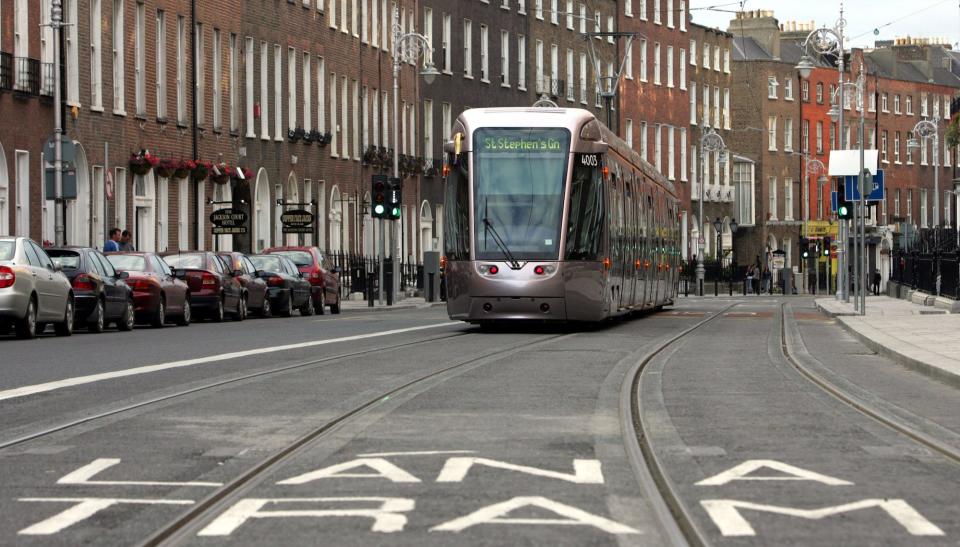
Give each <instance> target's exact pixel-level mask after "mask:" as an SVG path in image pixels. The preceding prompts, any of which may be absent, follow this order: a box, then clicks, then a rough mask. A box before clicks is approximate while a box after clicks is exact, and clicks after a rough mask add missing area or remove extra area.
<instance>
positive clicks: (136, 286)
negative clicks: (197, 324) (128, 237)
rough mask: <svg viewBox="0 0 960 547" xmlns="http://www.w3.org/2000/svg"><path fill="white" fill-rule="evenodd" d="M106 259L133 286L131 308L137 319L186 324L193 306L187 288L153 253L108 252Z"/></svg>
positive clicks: (160, 323) (149, 321) (158, 323)
mask: <svg viewBox="0 0 960 547" xmlns="http://www.w3.org/2000/svg"><path fill="white" fill-rule="evenodd" d="M107 260H109V261H110V263H111V264H113V267H114V268H116V269H117V271H120V272H123V273H126V274H127V275H128V277H127V285H129V286H130V288H131V289H133V309H134V312H135V318H136V321H137V323H148V324H150V325H152V326H154V327H157V328H159V327H163V326H164V325H165V324H166V323H167V321H169V320H170V319H171V318H173V320H174V321H175V322H176V323H177V324H178V325H180V326H183V327H185V326H187V325H189V324H190V320H191V317H192V315H193V309H192V308H191V303H190V288H189V287H187V283H186V282H185V281H181V280H179V279H177V278H176V277H174V275H173V270H171V269H170V266H168V265H167V263H166V262H164V261H163V260H162V259H161V258H160V257H159V256H157V255H156V254H154V253H137V252H127V253H110V254H108V255H107Z"/></svg>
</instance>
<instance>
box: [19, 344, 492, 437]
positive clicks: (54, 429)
mask: <svg viewBox="0 0 960 547" xmlns="http://www.w3.org/2000/svg"><path fill="white" fill-rule="evenodd" d="M470 334H477V333H475V332H470V331H467V332H456V333H452V334H448V335H440V336H433V337H430V338H427V339H424V340H415V341H412V342H410V341H408V342H402V343H395V344H387V345H382V346H377V347H373V348H368V349H363V350H357V351H351V352H346V353H341V354H337V355H331V356H328V357H323V358H319V359H308V360H302V361H298V362H296V363H293V364H289V365H285V366H282V367H279V368H272V369H267V370H259V371H257V372H251V373H247V374H241V375H238V376H232V377H230V378H224V379H220V380H216V381H212V382H207V383H204V384H201V385H198V386H193V387H190V388H187V389H180V390H177V391H174V392H172V393H166V394H164V395H160V396H157V397H153V398H150V399H147V400H143V401H137V402H134V403H130V404H126V405H122V406H119V407H116V408H111V409H108V410H105V411H102V412H98V413H94V414H90V415H87V416H83V417H80V418H77V419H74V420H69V421H64V422H62V423H59V424H55V425H52V426H48V427H45V428H43V429H40V430H37V431H34V432H31V433H27V434H24V435H20V436H18V437H15V438H12V439H8V440H3V441H0V450H4V449H7V448H11V447H14V446H17V445H21V444H24V443H27V442H30V441H34V440H37V439H41V438H44V437H48V436H50V435H53V434H55V433H59V432H62V431H66V430H69V429H72V428H75V427H79V426H81V425H85V424H89V423H91V422H95V421H98V420H103V419H106V418H111V417H114V416H117V415H120V414H124V413H127V412H132V411H134V410H138V409H143V408H145V407H149V406H152V405H157V404H160V403H164V402H168V401H171V400H174V399H179V398H182V397H186V396H188V395H194V394H196V393H200V392H203V391H209V390H213V389H216V388H220V387H223V386H227V385H230V384H237V383H240V382H245V381H248V380H256V379H263V378H269V377H271V376H276V375H280V374H284V373H287V372H290V371H294V370H300V369H310V368H313V367H317V366H326V365H332V364H336V363H339V362H342V361H345V360H347V359H353V358H357V357H362V356H366V355H371V354H376V353H382V352H388V351H394V350H398V349H404V348H410V347H416V346H420V345H424V344H431V343H434V342H438V341H442V340H449V339H451V338H458V337H461V336H466V335H470Z"/></svg>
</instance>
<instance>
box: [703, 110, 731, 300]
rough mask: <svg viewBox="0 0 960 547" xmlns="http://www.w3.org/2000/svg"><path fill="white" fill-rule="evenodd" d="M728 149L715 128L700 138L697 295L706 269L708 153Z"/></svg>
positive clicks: (708, 130)
mask: <svg viewBox="0 0 960 547" xmlns="http://www.w3.org/2000/svg"><path fill="white" fill-rule="evenodd" d="M725 148H726V145H725V144H724V142H723V137H721V136H720V135H719V134H718V133H717V132H716V131H714V130H713V128H710V129H707V130H706V131H704V132H703V136H701V137H700V165H701V166H702V168H701V169H700V205H699V207H700V211H699V215H698V217H697V218H698V224H699V227H698V230H699V235H698V237H697V248H698V250H697V294H698V295H699V296H703V278H704V273H705V271H704V267H703V248H704V242H705V241H706V239H704V236H703V198H704V187H705V186H706V184H707V178H706V175H705V173H706V170H707V159H706V158H707V152H720V151H722V150H724V149H725ZM719 161H720V163H721V164H723V163H726V157H725V156H724V155H721V156H720V160H719Z"/></svg>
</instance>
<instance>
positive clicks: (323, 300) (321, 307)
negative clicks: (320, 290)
mask: <svg viewBox="0 0 960 547" xmlns="http://www.w3.org/2000/svg"><path fill="white" fill-rule="evenodd" d="M310 303H311V304H313V300H311V301H310ZM326 305H327V296H326V295H323V296H321V297H320V303H319V304H313V308H314V309H315V310H316V312H317V315H323V314H324V313H326V310H325V309H324V307H325V306H326Z"/></svg>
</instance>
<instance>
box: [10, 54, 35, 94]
mask: <svg viewBox="0 0 960 547" xmlns="http://www.w3.org/2000/svg"><path fill="white" fill-rule="evenodd" d="M13 69H14V81H13V89H14V91H19V92H21V93H29V94H31V95H37V94H38V93H40V61H39V60H37V59H30V58H28V57H14V58H13Z"/></svg>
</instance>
